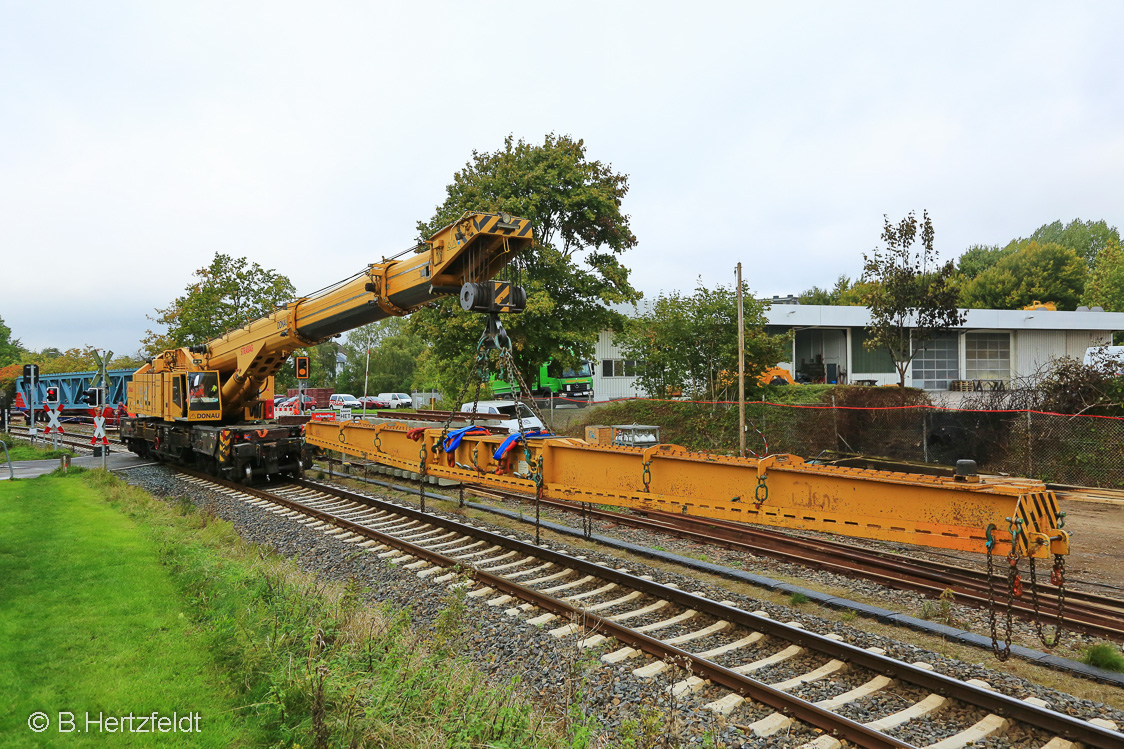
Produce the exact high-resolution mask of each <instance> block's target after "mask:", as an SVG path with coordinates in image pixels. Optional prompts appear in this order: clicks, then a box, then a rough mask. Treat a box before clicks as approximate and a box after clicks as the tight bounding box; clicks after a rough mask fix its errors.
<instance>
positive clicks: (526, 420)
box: [461, 401, 546, 432]
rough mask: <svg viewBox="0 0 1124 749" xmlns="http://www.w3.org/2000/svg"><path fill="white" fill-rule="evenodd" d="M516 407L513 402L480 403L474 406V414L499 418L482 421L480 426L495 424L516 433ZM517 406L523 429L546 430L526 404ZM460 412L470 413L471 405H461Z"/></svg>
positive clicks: (517, 420)
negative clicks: (498, 417)
mask: <svg viewBox="0 0 1124 749" xmlns="http://www.w3.org/2000/svg"><path fill="white" fill-rule="evenodd" d="M516 405H517V404H516V403H515V401H480V402H479V403H477V404H476V413H478V414H480V415H481V416H484V415H491V414H495V415H497V416H500V417H501V418H500V419H497V420H495V421H493V420H491V419H488V420H487V421H482V422H481V423H480V426H483V427H487V426H491V425H492V424H495V425H497V426H501V427H504V428H506V429H507V430H508V431H510V432H518V431H519V419H518V418H517V412H516V410H515V406H516ZM518 406H519V411H518V415H521V416H522V417H523V428H524V429H546V426H545V425H544V424H543V423H542V422H541V421H539V417H537V416H535V412H534V411H532V410H531V409H530V408H528V407H527V404H526V403H519V404H518ZM461 411H467V412H469V413H471V412H472V404H471V403H464V404H462V405H461Z"/></svg>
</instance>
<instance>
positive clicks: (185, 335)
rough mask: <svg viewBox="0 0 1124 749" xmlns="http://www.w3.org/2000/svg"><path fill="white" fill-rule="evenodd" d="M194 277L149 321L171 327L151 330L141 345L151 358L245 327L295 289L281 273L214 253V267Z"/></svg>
mask: <svg viewBox="0 0 1124 749" xmlns="http://www.w3.org/2000/svg"><path fill="white" fill-rule="evenodd" d="M194 277H195V281H194V282H192V283H191V284H189V285H188V286H187V288H186V289H185V290H184V294H183V296H179V297H176V299H175V300H174V301H173V302H172V303H171V304H170V305H168V306H167V307H165V308H164V309H157V310H156V312H157V316H156V318H150V319H155V322H156V323H158V324H160V325H163V326H166V327H167V331H166V332H164V333H155V332H153V331H152V330H149V331H148V332H147V334H146V335H145V337H144V340H142V341H141V346H142V348H143V350H144V351H145V352H146V353H147V354H149V355H150V356H151V355H155V354H158V353H160V352H161V351H164V350H166V349H169V348H178V347H180V346H190V345H194V344H199V343H205V342H206V341H209V340H211V339H212V338H216V337H218V336H220V335H222V334H223V333H225V332H227V331H228V330H233V329H235V328H238V327H241V326H242V325H245V324H246V323H248V322H250V321H252V320H256V319H257V318H259V317H263V316H265V315H267V314H270V313H271V312H273V310H274V309H275V308H276V307H277V306H278V305H281V304H285V303H286V302H288V301H290V300H291V299H292V298H293V295H294V293H295V291H296V290H295V289H294V288H293V284H292V283H291V282H290V281H289V279H288V278H287V277H286V276H283V275H281V274H279V273H277V271H274V270H266V269H264V268H262V267H261V266H260V265H258V264H257V263H251V262H250V261H249V260H247V259H246V258H244V257H232V256H230V255H225V254H223V253H221V252H216V253H215V257H214V259H213V260H212V261H211V263H210V264H209V265H207V266H205V267H203V268H200V269H199V270H197V271H195V273H194Z"/></svg>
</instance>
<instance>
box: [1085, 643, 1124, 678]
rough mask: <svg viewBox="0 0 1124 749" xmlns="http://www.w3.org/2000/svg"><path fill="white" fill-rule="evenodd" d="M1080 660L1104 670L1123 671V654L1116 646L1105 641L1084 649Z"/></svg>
mask: <svg viewBox="0 0 1124 749" xmlns="http://www.w3.org/2000/svg"><path fill="white" fill-rule="evenodd" d="M1081 662H1082V663H1084V664H1086V665H1088V666H1096V667H1097V668H1103V669H1104V670H1105V671H1118V672H1124V654H1122V653H1121V652H1120V648H1119V647H1118V646H1116V645H1113V644H1111V643H1107V642H1102V643H1098V644H1096V645H1093V646H1092V647H1090V648H1089V649H1088V650H1086V651H1085V656H1084V657H1083V658H1082V659H1081Z"/></svg>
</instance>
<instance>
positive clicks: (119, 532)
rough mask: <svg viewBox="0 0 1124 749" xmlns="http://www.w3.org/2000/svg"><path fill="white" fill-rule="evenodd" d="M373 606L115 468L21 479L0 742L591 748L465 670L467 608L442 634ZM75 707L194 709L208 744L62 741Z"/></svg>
mask: <svg viewBox="0 0 1124 749" xmlns="http://www.w3.org/2000/svg"><path fill="white" fill-rule="evenodd" d="M363 593H364V591H363V589H362V587H361V586H360V585H359V584H358V583H357V581H355V580H351V581H350V582H348V583H346V584H339V583H332V582H328V581H325V580H323V579H321V578H319V577H317V576H315V575H312V574H308V573H305V572H303V571H301V570H300V569H299V567H298V565H297V564H296V562H294V561H293V560H289V559H285V558H282V557H278V556H276V555H274V554H272V553H269V552H267V551H266V550H265V549H262V548H260V547H257V546H254V545H251V544H247V543H245V542H244V541H242V540H241V538H240V537H239V536H238V534H237V533H236V532H235V531H234V529H233V527H232V526H231V525H230V524H229V523H226V522H224V521H221V520H219V519H217V518H216V517H215V515H214V514H213V513H211V512H208V511H206V510H202V511H197V510H196V509H195V507H194V505H192V504H191V503H190V502H187V501H186V500H185V501H180V502H174V501H173V502H166V501H161V500H156V499H154V498H152V497H150V496H149V495H148V494H146V493H145V492H143V491H142V490H140V489H138V488H136V487H129V486H127V485H125V484H124V483H123V482H121V481H120V480H119V479H118V478H116V477H115V476H113V475H112V474H108V473H106V472H104V471H100V470H98V471H90V472H86V473H84V474H82V475H78V476H75V475H71V476H67V477H63V476H57V477H41V478H39V479H35V480H32V481H16V482H4V483H3V484H0V711H2V712H0V746H4V747H8V746H16V747H22V746H53V745H59V744H61V743H64V742H65V743H66V745H68V746H69V745H75V746H87V745H89V746H92V745H94V744H95V743H98V744H100V743H102V742H105V741H112V742H114V745H118V744H120V745H121V746H146V747H147V746H151V745H184V746H193V747H194V746H224V747H225V746H259V745H264V746H278V747H281V746H283V747H315V748H319V747H329V746H333V747H334V746H341V747H342V746H356V747H375V746H378V747H411V748H417V749H426V748H429V747H432V748H434V749H437V748H442V747H450V748H451V747H457V748H458V749H459V748H460V747H465V748H467V747H485V746H487V747H504V748H506V749H518V748H520V747H543V748H544V749H553V748H555V747H559V748H561V747H574V748H575V749H580V748H581V747H584V746H586V745H587V743H588V739H587V738H586V737H588V736H589V735H590V729H591V727H590V726H588V725H585V724H581V725H579V724H568V725H567V724H565V723H559V722H558V721H557V720H553V719H551V718H549V717H547V716H545V715H544V714H543V713H542V712H541V711H536V710H534V709H533V708H532V706H531V705H530V704H529V703H528V702H527V700H525V699H523V698H522V697H520V696H519V695H518V694H516V693H515V691H514V686H513V685H508V686H506V687H496V686H493V685H490V684H488V683H487V682H485V680H484V677H483V676H482V675H481V674H480V672H478V671H476V670H474V669H473V668H471V666H469V665H468V663H467V661H466V660H465V659H463V658H462V657H460V656H459V653H458V648H459V647H460V646H461V643H462V642H463V641H464V637H465V634H466V633H467V632H468V629H469V628H470V627H471V623H470V622H467V621H464V620H465V611H464V607H463V601H459V602H458V601H456V600H449V601H447V605H448V610H447V611H446V613H445V614H443V615H442V616H441V618H440V620H439V622H438V627H437V630H438V631H437V633H436V634H437V636H436V637H433V636H431V635H425V634H418V633H415V632H414V630H413V629H412V628H411V627H410V622H409V618H408V615H406V614H404V613H402V612H400V611H394V610H391V609H387V608H375V607H372V606H369V605H364V604H363V603H362V596H363ZM37 710H43V711H45V712H47V713H49V714H50V715H51V717H52V728H51V729H49V730H48V731H46V732H44V733H42V734H32V733H31V732H30V730H29V729H28V728H27V725H26V722H27V719H28V716H29V714H30V713H32V712H34V711H37ZM59 710H67V711H71V712H74V713H76V714H78V716H79V719H80V720H79V727H82V726H83V725H84V714H85V712H86V711H93V712H94V713H97V712H98V711H105V712H106V713H107V714H110V713H112V714H122V713H124V714H128V712H129V711H130V710H131V711H132V712H133V713H134V714H139V713H141V712H151V711H152V710H159V711H161V712H171V711H173V710H178V711H180V712H181V713H182V712H184V711H185V710H192V711H199V712H200V713H201V714H202V721H201V723H202V727H203V729H204V730H203V733H202V734H200V735H190V740H187V741H185V740H184V737H185V735H184V734H179V735H175V734H168V735H165V736H163V737H161V736H160V735H159V734H157V735H153V734H131V735H130V734H117V735H114V736H113V737H112V738H111V739H110V738H107V737H106V736H105V735H104V734H96V733H95V734H78V733H71V734H67V735H65V736H60V735H59V734H58V733H57V732H55V729H54V725H53V720H54V718H55V715H56V714H57V712H58V711H59ZM168 737H171V738H168ZM162 738H163V739H164V741H163V742H161V739H162ZM177 741H178V742H179V743H178V744H177V743H176V742H177ZM39 742H41V743H39Z"/></svg>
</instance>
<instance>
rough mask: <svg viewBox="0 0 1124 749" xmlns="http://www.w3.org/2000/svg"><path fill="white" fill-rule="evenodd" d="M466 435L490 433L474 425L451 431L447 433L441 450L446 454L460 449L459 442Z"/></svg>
mask: <svg viewBox="0 0 1124 749" xmlns="http://www.w3.org/2000/svg"><path fill="white" fill-rule="evenodd" d="M466 434H491V432H489V431H488V430H487V429H485V428H484V427H481V426H476V425H472V426H467V427H460V428H459V429H453V430H452V431H450V432H449V436H448V437H446V438H445V443H444V444H443V445H441V449H443V450H444V451H445V452H447V453H451V452H453V451H454V450H456V449H457V448H458V447H460V444H461V440H463V439H464V436H465V435H466Z"/></svg>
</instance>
